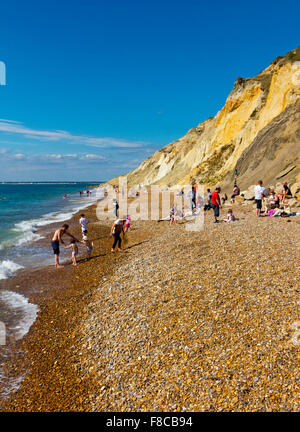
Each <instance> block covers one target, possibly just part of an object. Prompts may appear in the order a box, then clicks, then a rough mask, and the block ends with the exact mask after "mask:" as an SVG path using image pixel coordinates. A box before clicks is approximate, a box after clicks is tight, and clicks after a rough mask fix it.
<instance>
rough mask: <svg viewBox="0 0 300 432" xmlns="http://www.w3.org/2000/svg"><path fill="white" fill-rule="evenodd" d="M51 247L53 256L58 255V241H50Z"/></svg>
mask: <svg viewBox="0 0 300 432" xmlns="http://www.w3.org/2000/svg"><path fill="white" fill-rule="evenodd" d="M51 246H52V249H53V252H54V255H59V241H58V240H54V241H52V242H51Z"/></svg>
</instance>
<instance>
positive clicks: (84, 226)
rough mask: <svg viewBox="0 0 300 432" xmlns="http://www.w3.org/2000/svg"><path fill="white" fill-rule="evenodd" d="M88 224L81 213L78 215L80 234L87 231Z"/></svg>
mask: <svg viewBox="0 0 300 432" xmlns="http://www.w3.org/2000/svg"><path fill="white" fill-rule="evenodd" d="M88 223H89V220H88V219H87V218H86V217H85V216H84V214H83V213H82V214H81V215H80V219H79V224H80V226H81V232H82V233H83V231H87V224H88Z"/></svg>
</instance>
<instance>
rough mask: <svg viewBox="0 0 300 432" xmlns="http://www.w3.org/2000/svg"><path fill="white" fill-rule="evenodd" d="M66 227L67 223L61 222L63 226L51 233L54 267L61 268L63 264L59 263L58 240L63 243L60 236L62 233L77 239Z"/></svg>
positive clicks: (67, 226)
mask: <svg viewBox="0 0 300 432" xmlns="http://www.w3.org/2000/svg"><path fill="white" fill-rule="evenodd" d="M68 228H69V225H68V224H63V226H62V227H61V228H58V229H57V230H56V231H55V233H54V234H53V237H52V241H51V246H52V249H53V252H54V260H55V267H56V268H62V267H63V266H62V265H60V264H59V253H60V251H59V242H60V243H62V244H63V245H64V241H63V240H62V236H63V235H65V234H66V235H68V236H69V237H71V238H72V239H74V240H75V241H78V240H77V239H76V237H74V236H73V235H72V234H70V233H69V232H68Z"/></svg>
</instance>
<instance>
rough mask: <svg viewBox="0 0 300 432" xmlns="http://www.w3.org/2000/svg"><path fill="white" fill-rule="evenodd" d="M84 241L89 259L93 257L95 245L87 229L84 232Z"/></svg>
mask: <svg viewBox="0 0 300 432" xmlns="http://www.w3.org/2000/svg"><path fill="white" fill-rule="evenodd" d="M83 234H84V235H83V236H82V243H83V244H84V245H85V246H86V253H87V259H88V260H89V259H90V257H91V253H92V250H93V247H94V243H93V242H92V240H90V239H89V238H88V236H87V231H84V232H83Z"/></svg>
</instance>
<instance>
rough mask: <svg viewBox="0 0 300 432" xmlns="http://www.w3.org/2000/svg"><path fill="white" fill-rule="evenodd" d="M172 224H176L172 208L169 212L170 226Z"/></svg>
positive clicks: (173, 208)
mask: <svg viewBox="0 0 300 432" xmlns="http://www.w3.org/2000/svg"><path fill="white" fill-rule="evenodd" d="M173 223H176V218H175V207H172V208H171V210H170V225H172V224H173Z"/></svg>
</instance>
